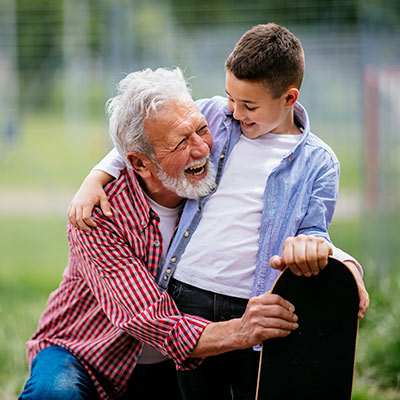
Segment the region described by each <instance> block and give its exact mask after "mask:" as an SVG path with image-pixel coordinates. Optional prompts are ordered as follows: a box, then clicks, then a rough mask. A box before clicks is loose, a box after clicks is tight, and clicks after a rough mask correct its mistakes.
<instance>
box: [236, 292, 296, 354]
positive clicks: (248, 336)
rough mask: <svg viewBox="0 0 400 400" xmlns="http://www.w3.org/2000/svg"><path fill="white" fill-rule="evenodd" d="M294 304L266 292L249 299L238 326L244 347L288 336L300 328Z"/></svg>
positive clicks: (239, 336)
mask: <svg viewBox="0 0 400 400" xmlns="http://www.w3.org/2000/svg"><path fill="white" fill-rule="evenodd" d="M294 311H295V308H294V306H293V304H291V303H290V302H288V301H287V300H285V299H283V298H282V297H281V296H279V295H276V294H271V293H264V294H262V295H260V296H256V297H253V298H251V299H250V300H249V302H248V304H247V308H246V311H245V313H244V314H243V316H242V317H241V318H240V320H239V321H240V323H239V327H238V336H237V337H238V339H239V340H240V341H242V342H243V344H244V348H246V347H251V346H254V345H257V344H260V343H261V342H262V341H263V340H267V339H273V338H277V337H285V336H288V335H289V334H290V333H291V332H292V331H293V330H295V329H297V328H298V324H297V320H298V317H297V315H296V314H294Z"/></svg>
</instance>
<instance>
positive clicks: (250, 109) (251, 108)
mask: <svg viewBox="0 0 400 400" xmlns="http://www.w3.org/2000/svg"><path fill="white" fill-rule="evenodd" d="M245 107H246V109H247V110H249V111H254V110H256V109H257V107H249V106H248V105H247V104H246V105H245Z"/></svg>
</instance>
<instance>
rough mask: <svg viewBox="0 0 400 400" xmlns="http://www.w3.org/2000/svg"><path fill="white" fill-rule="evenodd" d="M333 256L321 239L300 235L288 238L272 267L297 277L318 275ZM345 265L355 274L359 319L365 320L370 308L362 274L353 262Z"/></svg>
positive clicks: (347, 262) (327, 244)
mask: <svg viewBox="0 0 400 400" xmlns="http://www.w3.org/2000/svg"><path fill="white" fill-rule="evenodd" d="M330 255H332V248H331V247H330V245H329V243H328V242H327V241H326V240H325V239H323V238H320V237H315V236H307V235H299V236H295V237H288V238H287V239H286V240H285V243H284V245H283V251H282V257H279V256H273V257H271V259H270V265H271V267H272V268H274V269H279V270H283V269H284V268H285V267H286V266H288V267H289V268H290V270H291V271H292V272H293V273H294V274H295V275H297V276H301V275H305V276H307V277H309V276H311V275H318V273H319V271H321V270H322V269H324V268H325V267H326V266H327V264H328V256H330ZM344 264H346V266H347V267H348V268H349V269H350V271H351V272H352V273H353V275H354V278H355V280H356V282H357V286H358V294H359V297H360V306H359V311H358V317H359V318H363V317H364V315H365V313H366V311H367V309H368V307H369V295H368V292H367V290H366V288H365V285H364V282H363V280H362V276H361V273H360V271H359V269H358V268H357V266H356V265H355V264H354V263H353V262H352V261H345V262H344Z"/></svg>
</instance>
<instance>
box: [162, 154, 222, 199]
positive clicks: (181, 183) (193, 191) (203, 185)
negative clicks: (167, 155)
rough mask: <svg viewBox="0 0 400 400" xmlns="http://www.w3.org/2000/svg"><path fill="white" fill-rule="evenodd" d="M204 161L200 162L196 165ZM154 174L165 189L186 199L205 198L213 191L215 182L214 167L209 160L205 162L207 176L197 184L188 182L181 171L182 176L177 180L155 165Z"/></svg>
mask: <svg viewBox="0 0 400 400" xmlns="http://www.w3.org/2000/svg"><path fill="white" fill-rule="evenodd" d="M204 161H206V159H204V160H200V161H197V162H196V164H199V163H202V162H204ZM155 167H156V173H157V176H158V178H159V179H160V181H161V183H162V184H163V186H164V187H165V188H167V189H168V190H170V191H171V192H175V193H176V194H177V195H178V196H180V197H184V198H187V199H199V198H200V197H203V196H206V195H207V194H208V193H210V191H211V189H213V185H214V182H215V170H214V165H213V164H212V162H211V161H210V160H207V174H206V176H205V177H204V178H203V179H201V180H200V181H197V182H193V183H191V182H189V180H188V178H187V177H186V175H185V173H184V172H183V171H182V175H181V176H180V177H178V178H174V177H172V176H170V175H168V174H167V173H166V172H164V170H163V169H162V167H161V165H160V164H158V163H155Z"/></svg>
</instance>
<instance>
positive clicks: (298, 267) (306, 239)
mask: <svg viewBox="0 0 400 400" xmlns="http://www.w3.org/2000/svg"><path fill="white" fill-rule="evenodd" d="M330 255H332V248H331V246H330V245H329V243H328V242H327V241H326V240H325V239H324V238H321V237H316V236H308V235H299V236H294V237H288V238H287V239H286V240H285V243H284V245H283V250H282V257H279V256H273V257H271V259H270V260H269V263H270V265H271V267H272V268H275V269H279V270H283V268H284V267H286V266H288V267H289V268H290V270H291V271H292V272H293V273H294V274H295V275H297V276H301V275H305V276H307V277H308V276H311V275H318V273H319V271H321V270H322V269H324V268H325V267H326V266H327V264H328V256H330Z"/></svg>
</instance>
